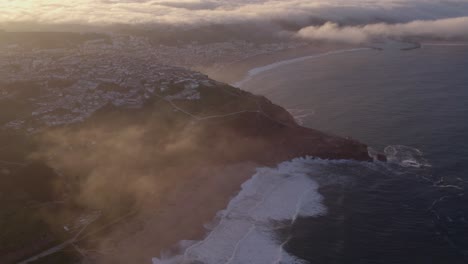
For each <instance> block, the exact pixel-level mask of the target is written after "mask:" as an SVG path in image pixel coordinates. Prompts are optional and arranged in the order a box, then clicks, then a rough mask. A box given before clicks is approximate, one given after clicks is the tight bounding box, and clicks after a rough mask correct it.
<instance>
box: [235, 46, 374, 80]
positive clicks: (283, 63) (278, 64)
mask: <svg viewBox="0 0 468 264" xmlns="http://www.w3.org/2000/svg"><path fill="white" fill-rule="evenodd" d="M363 50H371V48H356V49H343V50H335V51H329V52H325V53H319V54H314V55H308V56H304V57H299V58H295V59H289V60H283V61H278V62H275V63H271V64H268V65H265V66H261V67H257V68H253V69H251V70H249V71H248V72H247V75H246V76H245V77H244V79H242V80H240V81H238V82H236V83H234V84H232V85H233V86H234V87H242V86H243V85H244V84H245V83H246V82H248V81H250V80H251V79H252V78H253V77H254V76H256V75H259V74H261V73H264V72H267V71H271V70H273V69H276V68H279V67H283V66H286V65H289V64H294V63H297V62H301V61H306V60H311V59H316V58H321V57H325V56H330V55H335V54H341V53H347V52H356V51H363Z"/></svg>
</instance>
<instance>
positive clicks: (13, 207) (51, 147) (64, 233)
mask: <svg viewBox="0 0 468 264" xmlns="http://www.w3.org/2000/svg"><path fill="white" fill-rule="evenodd" d="M180 71H182V70H180ZM171 76H179V77H178V78H177V79H174V80H166V79H164V80H163V81H161V83H159V84H153V86H151V87H149V86H147V85H146V86H145V84H144V83H141V87H140V86H139V85H137V86H138V87H140V88H137V89H129V88H128V87H125V86H122V85H119V84H118V83H108V82H103V83H97V85H96V83H94V84H93V85H92V86H91V87H87V86H86V83H84V82H82V81H80V80H40V81H37V80H26V81H24V80H23V81H21V82H16V83H8V84H2V85H1V87H0V91H2V97H1V98H0V101H1V103H0V108H2V109H1V112H2V113H4V114H2V117H1V118H0V121H1V122H3V124H2V130H1V135H0V141H1V143H2V146H3V148H2V149H0V160H1V161H0V169H1V171H0V172H1V173H2V178H1V179H2V180H1V181H2V182H1V183H0V186H1V187H0V188H1V189H0V194H1V195H0V198H1V200H0V203H1V204H2V208H7V209H6V210H2V212H1V214H3V215H0V219H1V221H3V222H2V226H3V227H2V228H5V230H6V229H8V230H11V231H10V232H9V233H8V234H6V235H4V236H3V237H1V238H0V239H1V242H2V243H0V244H1V245H2V246H0V256H2V257H0V262H1V263H9V262H13V261H16V260H18V259H21V258H23V257H26V256H28V255H31V254H33V253H36V252H37V251H38V247H37V245H42V247H44V248H46V247H47V246H48V245H53V244H54V243H55V244H57V243H61V242H63V241H65V240H67V239H69V238H73V237H75V236H76V235H77V234H80V233H79V232H81V230H82V229H83V228H84V227H87V226H88V225H90V224H91V223H93V227H92V228H89V230H90V232H98V231H99V230H101V229H102V228H103V227H106V226H108V225H109V223H114V222H113V221H114V220H115V218H119V217H121V216H122V215H131V214H129V213H128V212H129V211H130V212H134V213H138V211H141V210H145V208H146V205H147V204H148V203H149V201H151V203H156V202H155V201H158V202H157V203H158V204H157V205H154V204H152V205H151V206H157V207H160V208H163V207H164V206H165V205H166V204H168V203H169V204H170V201H169V202H168V201H167V199H169V198H167V197H172V196H171V195H172V194H173V193H174V192H177V191H175V190H179V191H180V192H182V193H183V192H186V191H187V189H184V188H185V187H180V186H188V185H197V184H199V183H200V181H203V180H204V179H206V178H207V177H208V176H206V175H209V174H210V173H206V171H207V170H208V171H209V170H210V168H217V169H216V170H213V171H216V174H219V173H220V171H222V168H224V167H229V166H234V165H236V164H254V167H256V166H265V165H275V164H277V163H279V162H281V161H285V160H289V159H292V158H295V157H299V156H306V155H308V156H315V157H318V158H324V159H355V160H362V161H370V160H371V158H370V157H369V155H368V152H367V146H366V145H364V144H362V143H360V142H357V141H354V140H350V139H344V138H341V137H337V136H333V135H328V134H325V133H322V132H320V131H317V130H313V129H309V128H305V127H301V126H299V125H298V124H297V123H296V122H295V120H294V118H293V117H292V116H291V115H290V114H289V113H288V112H287V111H286V110H284V109H283V108H282V107H280V106H277V105H275V104H273V103H271V102H270V101H269V100H268V99H266V98H264V97H261V96H256V95H253V94H250V93H248V92H245V91H242V90H240V89H237V88H234V87H231V86H229V85H226V84H222V83H218V82H216V81H213V80H210V79H208V78H207V77H206V76H203V75H200V74H197V73H190V72H188V71H185V70H183V74H177V72H171ZM180 76H183V77H180ZM184 76H185V77H184ZM214 173H215V172H211V174H214ZM211 174H210V175H211ZM200 175H204V176H200ZM224 181H228V179H226V180H224ZM237 184H238V183H237ZM221 185H222V184H221ZM236 186H237V187H234V188H233V187H230V188H228V190H229V191H227V193H226V194H222V195H225V196H226V197H225V199H222V198H219V200H220V201H221V203H224V202H226V199H227V198H228V197H229V195H230V194H229V192H232V191H233V190H236V188H238V185H236ZM187 188H189V187H187ZM190 188H192V187H190ZM213 188H215V189H216V188H220V185H215V186H213ZM155 195H156V196H155ZM220 195H221V194H220ZM200 203H202V202H200ZM135 208H136V209H135ZM218 209H219V208H218ZM11 212H16V214H14V215H13V214H11ZM212 212H216V210H214V209H213V210H212V211H209V210H207V211H206V213H205V215H206V216H205V217H201V218H200V220H199V221H205V220H207V217H208V216H210V217H211V216H212V214H211V213H212ZM208 219H209V218H208ZM192 222H196V221H195V220H193V221H192ZM200 224H203V223H202V222H200ZM27 226H30V227H33V228H31V229H27V228H26V227H27ZM28 230H29V231H28ZM87 230H88V229H87ZM174 240H175V238H174ZM175 241H177V240H175ZM171 242H172V240H171ZM81 243H87V242H86V241H83V240H81ZM168 243H169V241H168ZM67 257H69V256H67ZM72 257H76V256H72ZM60 261H62V260H60Z"/></svg>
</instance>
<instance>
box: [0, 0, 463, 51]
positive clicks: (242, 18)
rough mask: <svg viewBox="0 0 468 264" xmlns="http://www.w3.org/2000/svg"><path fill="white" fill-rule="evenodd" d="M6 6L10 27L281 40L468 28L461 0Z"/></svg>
mask: <svg viewBox="0 0 468 264" xmlns="http://www.w3.org/2000/svg"><path fill="white" fill-rule="evenodd" d="M0 10H2V12H1V13H0V27H2V28H5V29H7V30H18V29H23V30H26V29H27V30H31V28H35V29H36V30H44V29H47V30H51V29H53V30H70V29H76V28H83V27H84V28H87V27H90V26H91V28H96V26H99V27H102V26H110V25H114V26H115V25H133V26H135V25H136V26H145V27H148V26H150V27H151V26H155V25H161V24H163V25H168V24H169V25H172V26H184V27H189V28H193V27H199V26H205V27H206V26H210V25H231V26H239V27H242V25H243V24H246V23H248V24H250V25H252V23H255V25H256V26H255V28H256V30H257V31H258V28H263V29H264V30H265V31H268V32H271V33H273V34H275V35H278V36H282V37H300V38H306V39H319V40H338V41H345V42H352V43H356V42H358V43H361V42H365V41H367V40H369V39H372V38H375V37H379V36H385V37H432V38H433V37H435V38H442V39H451V38H464V37H465V36H466V35H467V28H468V2H467V1H462V0H409V1H403V0H367V1H364V0H347V1H344V0H331V1H328V0H327V1H325V0H314V1H302V0H285V1H276V0H254V1H246V0H229V1H228V0H219V1H213V0H177V1H175V0H163V1H161V0H122V1H117V0H77V1H66V2H64V1H56V0H24V1H1V2H0ZM72 25H73V26H72ZM429 29H430V30H429Z"/></svg>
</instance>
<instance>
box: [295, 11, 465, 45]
mask: <svg viewBox="0 0 468 264" xmlns="http://www.w3.org/2000/svg"><path fill="white" fill-rule="evenodd" d="M297 35H298V36H299V37H301V38H305V39H311V40H325V41H333V42H346V43H353V44H359V43H366V42H369V41H372V40H374V39H382V38H395V39H402V38H432V39H433V38H441V39H463V40H467V39H468V16H466V17H458V18H447V19H438V20H417V21H412V22H408V23H398V24H386V23H376V24H368V25H364V26H339V25H338V24H337V23H332V22H327V23H325V24H324V25H322V26H309V27H306V28H303V29H301V30H300V31H299V32H298V34H297Z"/></svg>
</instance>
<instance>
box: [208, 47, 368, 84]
mask: <svg viewBox="0 0 468 264" xmlns="http://www.w3.org/2000/svg"><path fill="white" fill-rule="evenodd" d="M356 48H365V47H362V46H357V45H349V44H331V43H327V44H324V43H322V44H310V45H306V46H302V47H300V48H293V49H286V50H282V51H279V52H273V53H268V54H261V55H257V56H253V57H249V58H247V59H243V60H240V61H237V62H232V63H229V64H226V65H224V66H223V67H222V68H217V69H213V68H201V69H199V70H200V71H201V72H202V73H204V74H207V75H208V76H209V77H210V78H212V79H214V80H217V81H220V82H225V83H229V84H235V83H237V82H239V81H241V80H242V79H244V78H245V77H246V76H247V75H248V72H249V71H250V70H252V69H255V68H258V67H263V66H266V65H270V64H274V63H279V62H281V61H287V60H294V59H298V58H302V57H307V56H313V55H317V54H323V53H327V52H332V51H338V50H348V49H356Z"/></svg>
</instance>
